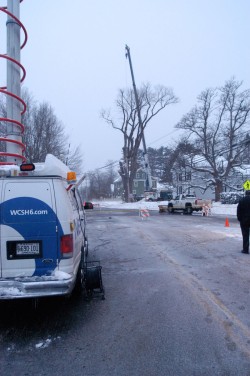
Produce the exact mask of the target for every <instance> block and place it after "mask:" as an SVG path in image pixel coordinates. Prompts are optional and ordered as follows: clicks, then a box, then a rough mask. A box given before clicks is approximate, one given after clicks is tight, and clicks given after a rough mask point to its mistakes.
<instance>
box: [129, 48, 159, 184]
mask: <svg viewBox="0 0 250 376" xmlns="http://www.w3.org/2000/svg"><path fill="white" fill-rule="evenodd" d="M125 49H126V57H128V61H129V67H130V72H131V77H132V84H133V89H134V95H135V104H136V110H137V114H138V121H139V127H140V129H141V134H142V144H143V155H144V167H145V173H146V191H149V190H151V189H152V177H151V170H150V166H149V159H148V153H147V146H146V141H145V136H144V129H143V125H142V119H141V111H140V104H139V97H138V92H137V89H136V85H135V78H134V72H133V67H132V60H131V56H130V48H129V47H128V46H127V45H126V46H125Z"/></svg>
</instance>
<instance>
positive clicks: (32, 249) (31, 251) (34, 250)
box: [16, 243, 40, 256]
mask: <svg viewBox="0 0 250 376" xmlns="http://www.w3.org/2000/svg"><path fill="white" fill-rule="evenodd" d="M39 246H40V244H39V243H16V255H17V256H25V255H28V256H30V255H34V256H36V255H39V253H40V247H39Z"/></svg>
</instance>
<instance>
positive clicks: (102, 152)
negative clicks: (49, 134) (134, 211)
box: [0, 0, 250, 171]
mask: <svg viewBox="0 0 250 376" xmlns="http://www.w3.org/2000/svg"><path fill="white" fill-rule="evenodd" d="M2 5H4V4H2ZM20 14H21V17H20V19H21V21H22V22H23V24H24V25H25V27H26V29H27V31H28V38H29V39H28V44H27V45H26V47H25V48H24V49H23V50H22V55H21V61H22V63H23V65H24V66H25V68H26V70H27V78H26V80H25V82H24V86H25V87H27V88H28V89H29V91H30V92H31V93H32V94H33V96H34V98H35V99H36V100H37V101H39V102H43V101H47V102H48V103H49V104H50V105H51V106H52V107H53V108H54V110H55V113H56V115H57V117H58V118H59V119H60V120H61V121H62V122H63V124H64V126H65V129H66V132H67V134H68V135H69V142H70V143H71V145H72V147H75V146H77V145H78V144H80V145H81V149H82V152H83V157H84V170H85V171H89V170H93V169H95V168H99V167H102V166H104V165H105V164H106V163H107V161H109V160H119V159H120V157H121V148H122V141H123V138H122V134H121V133H120V132H119V131H116V130H114V129H112V128H111V127H110V126H108V125H107V124H106V123H105V122H104V121H103V120H102V119H101V118H100V111H101V110H102V109H108V108H114V102H115V99H116V97H117V93H118V89H120V88H128V87H131V86H132V84H131V76H130V70H129V64H128V61H127V60H126V58H125V44H127V45H128V46H129V47H130V52H131V57H132V63H133V68H134V74H135V80H136V85H137V87H138V88H139V87H140V85H141V84H142V83H143V82H144V83H145V82H149V83H151V84H152V85H158V84H161V85H164V86H167V87H171V88H172V89H173V90H174V93H175V95H176V96H178V97H179V99H180V103H179V104H176V105H172V106H171V107H168V108H166V109H165V110H163V112H162V113H161V114H160V115H159V116H158V117H156V118H155V119H154V120H153V121H152V122H151V123H150V124H149V125H148V129H147V130H146V134H145V137H146V144H147V146H151V147H155V148H158V147H160V146H167V145H171V144H172V143H173V140H174V139H177V138H178V132H177V131H174V126H175V124H176V123H177V122H178V121H179V120H180V119H181V117H182V115H184V114H185V113H186V112H188V111H189V110H190V109H191V108H192V107H193V106H194V104H195V103H196V97H197V95H199V94H200V92H201V91H202V90H204V89H206V88H208V87H216V86H222V85H224V83H225V81H226V80H229V79H230V78H232V76H235V78H236V79H237V80H240V81H241V80H243V81H244V88H250V40H249V37H250V22H249V15H250V1H249V0H172V1H171V0H91V1H86V0H71V1H68V0H67V1H66V0H40V1H38V0H24V1H23V2H22V3H21V5H20ZM0 21H1V28H2V26H4V27H5V23H4V22H5V18H4V17H3V16H1V19H0ZM2 42H3V41H1V47H2ZM4 47H5V46H4ZM5 50H6V48H5ZM4 52H5V51H1V53H4Z"/></svg>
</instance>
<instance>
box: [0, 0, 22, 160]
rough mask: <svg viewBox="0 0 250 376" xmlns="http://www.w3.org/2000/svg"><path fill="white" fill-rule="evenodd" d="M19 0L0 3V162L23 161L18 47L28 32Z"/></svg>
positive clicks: (20, 68)
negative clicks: (1, 40) (2, 74)
mask: <svg viewBox="0 0 250 376" xmlns="http://www.w3.org/2000/svg"><path fill="white" fill-rule="evenodd" d="M22 1H23V0H19V1H17V0H8V1H7V7H0V11H1V12H3V13H5V14H7V22H6V28H7V53H6V54H0V58H1V59H5V60H6V61H7V85H6V86H1V87H0V93H2V94H4V95H5V96H6V113H7V115H6V117H0V125H1V127H2V128H3V131H2V132H1V133H2V134H3V135H4V137H0V146H1V148H0V150H3V151H1V152H0V158H1V161H0V165H4V164H17V165H19V164H21V163H22V162H25V161H26V158H25V157H24V156H23V153H24V151H25V145H24V144H23V142H22V134H23V132H24V125H23V124H22V123H21V116H22V115H23V114H24V113H25V111H26V104H25V102H24V101H23V100H22V99H21V82H23V81H24V79H25V76H26V71H25V69H24V67H23V65H22V64H21V63H20V55H21V49H22V48H23V47H24V46H25V45H26V43H27V40H28V34H27V31H26V29H25V27H24V26H23V24H22V23H21V21H20V20H19V15H20V11H19V9H20V3H21V2H22ZM20 29H22V30H23V32H24V41H23V43H22V44H21V42H20V39H21V38H20Z"/></svg>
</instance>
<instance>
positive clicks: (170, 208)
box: [168, 206, 174, 214]
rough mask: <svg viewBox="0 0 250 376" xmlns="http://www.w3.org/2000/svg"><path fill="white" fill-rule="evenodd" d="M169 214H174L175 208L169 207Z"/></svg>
mask: <svg viewBox="0 0 250 376" xmlns="http://www.w3.org/2000/svg"><path fill="white" fill-rule="evenodd" d="M168 212H169V213H170V214H172V213H173V212H174V208H173V206H169V207H168Z"/></svg>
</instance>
